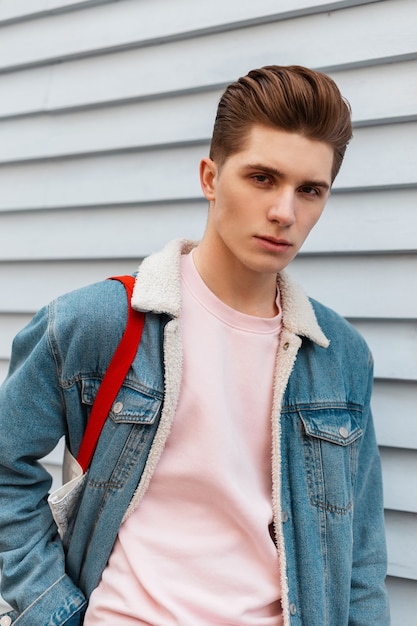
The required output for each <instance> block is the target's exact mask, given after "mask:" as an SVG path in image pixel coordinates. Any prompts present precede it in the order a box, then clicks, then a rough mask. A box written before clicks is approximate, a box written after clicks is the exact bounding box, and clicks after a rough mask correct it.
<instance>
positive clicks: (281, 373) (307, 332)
mask: <svg viewBox="0 0 417 626" xmlns="http://www.w3.org/2000/svg"><path fill="white" fill-rule="evenodd" d="M195 245H196V244H195V243H194V242H191V241H181V240H174V241H172V242H170V243H169V244H168V245H167V246H166V247H165V248H164V249H163V250H162V251H161V252H158V253H157V254H154V255H152V256H150V257H148V258H146V259H145V260H144V261H143V263H142V264H141V265H140V267H139V270H138V275H137V279H136V285H135V289H134V292H133V297H132V306H133V308H135V309H138V310H141V311H152V312H155V313H167V314H169V315H171V316H172V317H173V319H172V320H171V321H169V322H168V324H167V325H166V327H165V342H164V362H165V399H164V406H163V409H162V415H161V420H160V424H159V426H158V429H157V432H156V435H155V438H154V441H153V444H152V446H151V450H150V452H149V456H148V459H147V462H146V464H145V468H144V471H143V474H142V478H141V480H140V482H139V484H138V487H137V489H136V491H135V493H134V495H133V498H132V500H131V502H130V504H129V507H128V509H127V511H126V513H125V515H124V518H123V521H125V520H126V519H127V518H128V517H129V516H130V515H131V514H132V513H133V511H134V510H135V508H136V507H137V505H138V504H139V502H140V501H141V499H142V498H143V496H144V495H145V493H146V491H147V489H148V486H149V483H150V481H151V478H152V476H153V473H154V471H155V468H156V465H157V463H158V461H159V458H160V457H161V454H162V452H163V449H164V446H165V443H166V441H167V439H168V436H169V433H170V430H171V424H172V421H173V419H174V415H175V411H176V407H177V404H178V398H179V393H180V388H181V377H182V342H181V332H180V323H179V320H178V317H179V315H180V312H181V289H180V276H181V272H180V255H181V254H186V253H188V252H189V251H190V250H191V249H192V248H193V247H194V246H195ZM277 282H278V285H279V289H280V294H281V305H282V309H283V328H282V331H281V337H280V347H279V350H278V354H277V361H276V370H275V377H274V397H273V405H272V417H271V419H272V424H271V427H272V505H273V513H274V521H275V534H276V544H277V549H278V553H279V559H280V570H281V587H282V609H283V618H284V626H290V612H289V598H288V593H289V589H288V579H287V572H286V570H287V565H286V554H285V545H284V534H283V529H282V522H281V421H280V418H281V403H282V399H283V396H284V393H285V389H286V387H287V383H288V379H289V376H290V374H291V372H292V369H293V367H294V363H295V360H296V357H297V352H298V350H299V348H300V346H301V343H302V341H301V338H300V336H304V337H308V338H309V339H311V340H312V341H314V342H315V343H317V344H318V345H319V346H321V347H323V348H327V347H328V345H329V343H330V342H329V340H328V339H327V337H326V336H325V335H324V333H323V332H322V330H321V328H320V326H319V325H318V323H317V320H316V316H315V314H314V310H313V307H312V305H311V303H310V301H309V300H308V298H307V296H306V295H305V294H304V292H303V290H302V289H301V288H300V287H299V286H298V285H297V284H296V283H295V282H294V281H292V279H291V278H290V277H289V276H288V274H287V273H286V272H280V274H279V275H278V277H277Z"/></svg>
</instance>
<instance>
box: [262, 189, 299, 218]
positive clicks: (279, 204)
mask: <svg viewBox="0 0 417 626" xmlns="http://www.w3.org/2000/svg"><path fill="white" fill-rule="evenodd" d="M268 218H269V219H270V220H271V221H273V222H278V223H279V224H281V226H291V225H292V224H294V222H295V194H294V190H293V189H289V188H286V189H280V190H279V191H278V192H277V193H276V194H275V196H274V199H273V202H272V204H271V207H270V209H269V211H268Z"/></svg>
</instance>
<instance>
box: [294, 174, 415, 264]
mask: <svg viewBox="0 0 417 626" xmlns="http://www.w3.org/2000/svg"><path fill="white" fill-rule="evenodd" d="M342 167H343V166H342ZM416 206H417V187H415V188H412V189H406V188H404V189H384V190H382V191H378V190H373V191H352V192H347V193H343V192H334V193H333V194H332V195H331V196H330V199H329V201H328V204H327V207H326V209H325V211H324V213H323V215H322V217H321V218H320V221H319V222H318V224H317V225H316V226H315V227H314V229H313V231H312V232H311V234H310V235H309V237H308V239H307V241H306V242H305V244H304V246H303V251H304V252H309V253H318V254H320V253H324V252H326V253H341V252H342V253H343V252H353V253H358V252H368V253H369V252H384V253H387V252H400V251H404V252H405V251H413V250H415V249H416V235H415V233H416V232H417V211H416V210H415V207H416Z"/></svg>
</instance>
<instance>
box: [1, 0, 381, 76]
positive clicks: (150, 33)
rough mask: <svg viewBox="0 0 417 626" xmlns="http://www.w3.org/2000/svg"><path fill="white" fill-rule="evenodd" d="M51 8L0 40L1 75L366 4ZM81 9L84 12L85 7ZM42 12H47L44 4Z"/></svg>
mask: <svg viewBox="0 0 417 626" xmlns="http://www.w3.org/2000/svg"><path fill="white" fill-rule="evenodd" d="M14 1H15V4H17V3H16V0H14ZM374 1H375V0H374ZM48 4H49V3H48ZM51 4H52V5H53V4H55V7H54V8H55V12H54V14H52V15H51V16H49V17H48V16H45V17H41V18H39V19H37V20H36V24H35V26H34V24H33V23H32V22H29V21H25V22H23V23H16V24H15V25H12V26H10V27H9V28H8V29H6V30H5V31H4V33H3V35H2V37H1V40H0V59H1V60H0V70H1V69H4V68H7V69H10V68H13V67H21V66H24V65H31V64H35V63H45V62H46V61H54V60H55V59H57V58H58V59H60V60H62V59H66V58H70V57H72V56H79V55H80V54H83V55H86V54H91V53H92V52H94V53H95V54H96V53H97V52H98V51H101V50H106V51H108V50H112V49H119V48H125V47H126V46H138V45H143V43H144V42H148V41H152V42H154V41H158V42H163V41H166V40H169V39H172V38H178V37H179V35H180V34H182V36H184V35H185V34H188V36H189V35H190V33H193V34H196V33H199V34H200V35H201V34H203V33H207V32H211V31H218V30H228V29H229V28H231V27H235V25H236V24H240V25H248V24H251V23H259V22H266V21H275V20H282V19H288V18H289V17H299V16H300V15H303V14H309V13H316V12H319V11H322V12H325V13H326V12H329V11H331V10H333V11H334V10H337V9H339V8H344V7H346V6H347V7H349V5H354V6H355V5H359V4H364V1H362V2H352V1H351V2H346V1H338V2H337V1H334V2H325V1H324V0H321V1H320V0H281V1H280V2H279V3H278V4H277V2H276V1H274V0H258V1H257V2H256V3H236V2H223V1H222V0H211V3H210V11H207V10H205V7H204V5H202V4H201V3H198V2H195V1H194V0H176V1H175V3H173V2H167V0H152V2H143V1H142V2H137V1H132V0H125V1H122V2H120V1H119V2H111V3H109V2H108V3H104V4H103V3H100V4H99V5H98V6H93V8H92V9H90V10H84V11H72V12H71V13H64V14H62V13H61V14H56V6H59V5H62V6H64V7H71V5H74V2H69V1H68V0H60V1H59V2H57V0H55V3H51ZM79 6H80V7H81V8H84V7H87V8H88V3H86V2H84V3H83V4H80V5H79ZM28 8H29V7H28ZM44 8H47V7H46V5H45V3H44ZM50 8H52V7H50ZM2 13H3V15H4V9H3V12H2V11H1V5H0V20H1V17H2ZM10 15H11V11H10V9H9V16H10ZM184 15H186V16H187V19H186V20H184ZM162 16H163V19H162ZM75 33H76V36H74V34H75Z"/></svg>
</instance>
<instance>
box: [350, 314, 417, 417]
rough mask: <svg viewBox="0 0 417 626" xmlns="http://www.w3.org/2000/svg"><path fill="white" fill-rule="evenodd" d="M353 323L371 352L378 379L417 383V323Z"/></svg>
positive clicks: (377, 321) (374, 321) (375, 321)
mask: <svg viewBox="0 0 417 626" xmlns="http://www.w3.org/2000/svg"><path fill="white" fill-rule="evenodd" d="M353 323H354V326H355V327H356V328H357V329H358V330H359V332H360V333H362V335H363V336H364V337H365V339H366V341H367V342H368V344H369V346H370V348H371V351H372V353H373V356H374V360H375V376H376V377H377V378H388V379H392V380H402V381H412V382H416V381H417V359H416V354H417V332H416V331H417V322H415V321H414V320H413V321H407V322H404V321H388V320H386V321H379V320H367V321H364V320H362V321H358V320H354V321H353ZM413 414H414V413H413Z"/></svg>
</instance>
